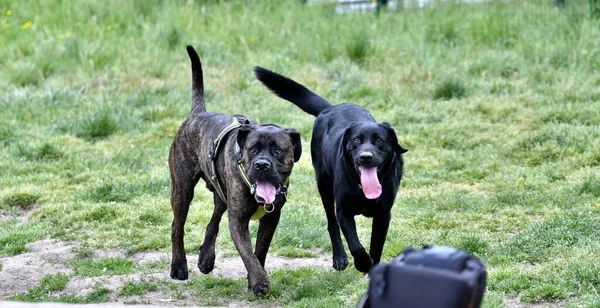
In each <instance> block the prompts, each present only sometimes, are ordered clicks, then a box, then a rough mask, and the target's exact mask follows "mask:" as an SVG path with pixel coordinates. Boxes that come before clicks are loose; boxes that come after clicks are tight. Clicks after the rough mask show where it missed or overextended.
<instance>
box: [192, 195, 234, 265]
mask: <svg viewBox="0 0 600 308" xmlns="http://www.w3.org/2000/svg"><path fill="white" fill-rule="evenodd" d="M214 201H215V209H214V211H213V214H212V217H211V218H210V221H209V222H208V225H207V226H206V233H205V234H204V242H203V243H202V246H200V254H199V255H198V269H199V270H200V272H202V273H204V274H208V273H210V272H212V270H213V269H214V267H215V241H216V240H217V234H219V223H220V222H221V217H222V216H223V213H225V211H226V210H227V204H226V203H225V202H224V201H223V200H221V198H220V197H219V195H217V194H216V193H215V194H214Z"/></svg>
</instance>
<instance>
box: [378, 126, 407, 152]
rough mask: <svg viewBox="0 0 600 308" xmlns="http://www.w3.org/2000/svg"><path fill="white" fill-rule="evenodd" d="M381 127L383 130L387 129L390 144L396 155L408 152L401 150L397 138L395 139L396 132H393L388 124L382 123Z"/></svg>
mask: <svg viewBox="0 0 600 308" xmlns="http://www.w3.org/2000/svg"><path fill="white" fill-rule="evenodd" d="M381 126H383V127H384V128H385V129H387V131H388V133H389V134H390V142H391V143H392V149H394V152H396V153H398V154H402V153H406V152H408V150H407V149H405V148H403V147H402V146H401V145H400V144H399V143H398V137H396V131H394V129H393V128H392V127H391V126H390V124H389V123H387V122H383V123H381Z"/></svg>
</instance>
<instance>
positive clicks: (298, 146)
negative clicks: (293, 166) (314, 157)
mask: <svg viewBox="0 0 600 308" xmlns="http://www.w3.org/2000/svg"><path fill="white" fill-rule="evenodd" d="M285 132H286V133H288V135H289V136H290V138H292V145H293V146H294V162H295V163H297V162H298V161H299V160H300V156H301V155H302V142H301V140H300V133H299V132H297V131H296V130H295V129H293V128H286V129H285Z"/></svg>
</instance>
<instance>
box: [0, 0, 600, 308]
mask: <svg viewBox="0 0 600 308" xmlns="http://www.w3.org/2000/svg"><path fill="white" fill-rule="evenodd" d="M0 9H1V10H2V11H0V26H2V30H3V31H2V32H0V66H1V67H2V69H0V110H2V112H1V113H0V215H5V214H6V217H8V218H7V219H5V220H1V221H0V256H2V257H4V256H11V255H16V254H21V253H25V252H27V251H28V249H27V245H28V244H29V243H32V242H35V241H38V240H41V239H44V238H47V237H51V238H56V239H59V240H64V241H75V242H77V243H79V245H81V247H84V248H83V249H82V250H81V251H79V252H78V253H79V254H80V257H79V258H77V259H76V260H75V261H73V263H70V264H68V265H69V266H71V267H73V268H74V269H75V275H78V276H106V275H121V274H127V273H133V272H139V271H142V272H146V271H153V270H155V271H166V269H167V268H168V264H165V263H164V262H163V263H157V264H156V265H153V266H147V267H144V266H137V265H135V264H134V263H132V262H133V261H131V260H129V259H127V258H125V259H121V258H109V259H97V258H94V257H93V249H96V248H121V249H123V250H124V251H125V252H127V253H135V252H137V251H148V250H151V251H152V250H160V251H169V250H170V224H171V219H172V218H171V217H172V214H171V212H170V205H169V198H170V180H169V172H168V166H167V157H168V151H169V147H170V144H171V142H172V140H173V137H174V135H175V133H176V132H177V129H178V127H179V125H180V124H181V122H183V120H184V119H185V118H186V117H187V116H188V115H189V108H190V95H191V93H190V92H191V91H190V69H189V60H188V58H187V55H186V52H185V45H187V44H190V45H193V46H194V47H196V49H197V50H198V52H199V54H200V56H201V58H202V63H203V67H204V75H205V89H206V98H207V102H208V103H207V108H208V110H209V111H214V112H220V113H224V114H234V113H241V114H245V115H246V116H248V117H251V118H254V119H257V120H258V121H260V122H261V123H268V122H273V123H276V124H279V125H282V126H285V127H294V128H296V129H297V130H298V131H299V132H300V133H301V135H302V138H303V146H304V149H305V151H304V154H303V157H302V159H301V160H300V162H299V163H297V164H296V166H295V169H294V174H293V176H292V178H291V187H290V195H289V202H288V203H287V204H286V206H285V208H284V211H283V214H282V219H281V222H280V224H279V228H278V230H277V233H276V235H275V238H274V240H273V243H272V245H271V249H270V253H273V254H277V255H280V256H288V257H312V256H316V255H320V254H330V253H331V246H330V243H329V237H328V235H327V231H326V219H325V215H324V213H323V209H322V206H321V204H320V198H319V196H318V193H317V189H316V185H315V181H314V171H313V170H312V165H311V161H310V155H309V151H308V150H307V149H309V147H310V136H311V129H312V124H313V120H314V119H313V117H312V116H309V115H307V114H303V113H302V112H300V111H299V110H298V109H297V108H296V107H295V106H293V105H292V104H290V103H287V102H285V101H283V100H280V99H278V98H276V97H275V96H273V95H272V94H270V93H269V91H267V90H266V89H265V88H264V87H262V86H261V85H260V83H259V82H257V81H256V80H255V79H254V77H253V74H252V68H253V66H254V65H261V66H264V67H267V68H271V69H273V70H276V71H278V72H280V73H283V74H286V75H288V76H290V77H292V78H294V79H296V80H298V81H300V82H302V83H303V84H305V85H306V86H307V87H309V88H311V89H313V90H315V91H316V92H317V93H319V94H321V95H323V96H324V97H326V98H327V99H329V100H330V101H332V102H334V103H341V102H352V103H356V104H360V105H362V106H364V107H366V108H367V109H369V111H370V112H371V113H372V114H373V116H374V117H375V118H376V119H377V120H378V121H380V122H383V121H386V122H389V123H391V125H392V126H393V127H394V128H395V129H396V132H397V134H398V137H399V140H400V143H401V144H402V145H403V146H404V147H406V148H408V149H409V150H410V151H409V152H407V153H406V154H405V175H404V180H403V183H402V187H401V189H400V192H399V193H398V197H397V201H396V205H395V207H394V208H393V218H392V224H391V226H390V231H389V235H388V238H387V241H386V246H385V250H384V254H383V260H384V261H389V260H390V259H391V258H393V257H394V256H395V255H396V254H397V253H398V252H400V251H401V250H402V249H403V248H404V247H405V246H409V245H410V246H415V247H419V246H420V245H422V244H430V245H451V246H455V247H458V248H461V249H464V250H466V251H468V252H471V253H473V254H475V255H477V256H479V257H481V258H483V259H484V260H486V263H487V265H488V269H489V279H488V290H489V292H488V293H486V302H485V306H486V307H503V306H504V303H503V302H504V300H505V299H507V298H518V299H519V300H520V301H522V302H538V301H559V302H560V304H561V305H564V306H567V307H575V306H578V305H582V306H587V307H594V305H596V306H597V305H598V303H599V300H598V297H597V291H596V290H598V289H599V288H600V281H599V278H598V271H599V270H600V269H599V268H598V265H597V258H596V259H594V256H597V255H598V249H600V240H598V236H597V234H598V232H599V230H598V226H599V225H600V221H599V220H598V219H597V217H598V216H599V214H600V176H599V175H600V124H599V123H600V70H598V67H600V23H599V21H598V20H597V19H590V18H588V16H589V15H590V14H589V13H590V12H589V4H588V3H587V1H583V0H576V1H567V7H566V8H565V9H564V10H562V11H559V10H557V9H554V8H552V7H551V2H549V1H545V2H542V1H538V0H534V1H527V2H524V1H516V2H511V1H509V2H504V1H498V2H494V3H489V4H481V5H480V4H473V5H467V4H464V3H463V4H461V5H440V6H437V7H436V8H425V9H423V10H417V9H412V8H410V7H408V8H406V9H405V10H402V11H395V10H386V11H382V12H381V13H380V14H379V16H378V17H375V16H374V14H354V13H349V14H336V13H335V12H334V8H333V6H332V5H329V4H316V5H303V4H301V3H300V1H284V2H281V1H256V2H236V1H230V2H223V3H221V2H218V3H217V2H193V1H192V2H189V1H188V2H186V1H175V0H169V1H141V0H140V1H126V2H122V1H116V0H114V1H113V0H111V1H94V0H85V1H82V2H81V3H79V5H78V6H72V5H69V4H68V3H66V2H65V3H62V2H52V3H47V2H46V1H20V2H19V1H10V2H7V3H5V4H4V5H0ZM6 10H11V14H10V15H7V14H6ZM249 25H251V26H249ZM211 200H212V197H211V196H210V194H209V192H208V191H207V190H206V189H205V188H204V185H202V184H201V185H198V187H197V188H196V193H195V201H194V202H193V203H192V206H191V209H190V213H189V216H188V222H187V224H186V227H185V232H186V238H185V240H186V243H185V244H186V249H187V250H188V251H189V252H190V253H197V250H198V248H199V245H200V241H201V239H202V238H203V235H204V229H205V226H206V223H207V222H208V220H209V219H210V216H211V209H212V205H211ZM24 215H27V219H26V220H23V219H21V218H20V217H17V216H24ZM0 217H5V216H0ZM226 225H227V221H226V220H224V221H223V223H222V226H221V229H220V230H221V233H220V235H219V238H218V240H217V249H219V250H220V252H221V253H223V254H225V255H228V256H233V255H236V251H235V248H234V246H233V245H232V243H231V241H230V239H229V231H228V228H227V227H226ZM357 226H358V231H359V236H360V238H361V239H362V241H363V244H365V246H368V244H369V235H370V228H371V221H370V220H369V219H366V218H357ZM251 232H252V234H253V235H255V234H256V232H257V226H256V224H255V223H252V224H251ZM216 262H217V263H218V262H219V260H218V259H217V260H216ZM267 262H268V259H267ZM194 269H195V268H194ZM270 277H271V284H272V292H271V296H270V297H268V298H267V299H255V298H254V297H253V296H252V295H251V294H250V293H248V292H247V291H246V282H245V280H244V279H226V278H214V277H202V278H194V279H191V280H190V281H189V282H188V283H187V284H175V283H172V284H171V282H155V281H147V282H146V283H147V285H145V284H144V283H145V282H144V281H131V282H129V283H128V284H127V285H126V287H124V288H123V289H122V290H121V291H119V292H120V295H119V294H116V295H115V296H117V297H125V296H129V295H135V296H138V295H136V294H139V292H142V294H145V293H144V292H164V293H165V294H166V296H171V297H173V298H177V297H181V298H183V297H186V298H197V297H198V298H200V293H202V292H205V293H206V294H208V296H207V297H201V298H202V299H201V300H199V302H201V303H202V304H206V305H226V304H227V303H229V302H231V301H245V302H246V301H250V302H252V303H254V302H256V303H259V304H274V305H281V306H295V307H305V306H306V307H308V306H311V307H313V306H353V305H355V303H356V301H358V299H359V298H360V295H361V293H362V292H363V291H364V289H365V287H366V282H367V279H366V278H365V277H363V276H362V275H360V274H359V273H358V272H357V271H356V270H354V269H353V268H352V267H350V268H349V269H347V270H346V271H345V272H342V273H337V272H333V271H332V270H316V269H302V270H290V269H283V270H279V271H274V272H272V273H270ZM49 279H50V278H49ZM153 283H154V284H156V286H157V287H156V289H155V290H152V289H153V288H154V287H153V286H152V284H153ZM328 283H330V284H328ZM48 288H51V287H49V283H42V284H40V285H39V286H36V287H35V288H32V289H31V290H30V292H28V293H27V294H21V295H15V296H24V298H23V300H27V297H29V298H31V299H34V298H39V299H40V300H51V301H55V300H56V301H64V302H99V301H106V300H108V299H109V295H110V294H109V291H108V290H106V289H104V288H103V287H101V286H97V288H96V289H95V291H94V292H93V293H91V294H90V295H89V296H87V297H73V296H67V295H56V294H55V293H56V292H58V291H50V290H48ZM36 292H37V293H36ZM48 293H50V295H47V294H48ZM59 293H60V292H59ZM202 294H204V293H202Z"/></svg>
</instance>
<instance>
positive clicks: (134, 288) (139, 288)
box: [117, 281, 158, 296]
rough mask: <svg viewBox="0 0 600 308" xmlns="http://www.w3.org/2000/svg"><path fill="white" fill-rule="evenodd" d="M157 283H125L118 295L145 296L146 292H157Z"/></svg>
mask: <svg viewBox="0 0 600 308" xmlns="http://www.w3.org/2000/svg"><path fill="white" fill-rule="evenodd" d="M157 288H158V287H157V285H156V283H153V282H150V281H140V282H135V281H129V282H127V283H125V285H124V286H123V288H122V289H121V291H119V293H118V294H117V295H119V296H131V295H140V296H141V295H143V294H144V292H146V291H156V289H157Z"/></svg>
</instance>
